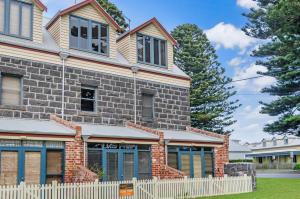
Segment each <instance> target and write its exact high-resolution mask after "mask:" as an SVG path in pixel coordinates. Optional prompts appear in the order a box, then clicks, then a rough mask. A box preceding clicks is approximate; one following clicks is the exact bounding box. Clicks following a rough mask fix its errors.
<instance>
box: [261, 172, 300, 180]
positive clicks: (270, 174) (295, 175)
mask: <svg viewBox="0 0 300 199" xmlns="http://www.w3.org/2000/svg"><path fill="white" fill-rule="evenodd" d="M256 177H258V178H300V171H293V170H256Z"/></svg>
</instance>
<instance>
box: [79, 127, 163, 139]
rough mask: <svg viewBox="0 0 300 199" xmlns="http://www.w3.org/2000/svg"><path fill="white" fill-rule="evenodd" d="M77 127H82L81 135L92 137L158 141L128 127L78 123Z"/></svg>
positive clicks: (146, 133) (153, 136)
mask: <svg viewBox="0 0 300 199" xmlns="http://www.w3.org/2000/svg"><path fill="white" fill-rule="evenodd" d="M79 125H80V126H81V127H82V135H89V136H93V137H106V138H127V139H152V140H153V139H155V140H158V139H159V137H158V136H157V135H154V134H152V133H148V132H145V131H142V130H138V129H133V128H129V127H122V126H108V125H97V124H84V123H80V124H79Z"/></svg>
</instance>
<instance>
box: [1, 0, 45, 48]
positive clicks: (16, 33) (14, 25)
mask: <svg viewBox="0 0 300 199" xmlns="http://www.w3.org/2000/svg"><path fill="white" fill-rule="evenodd" d="M45 10H47V8H46V7H45V6H44V4H43V3H42V2H41V1H39V0H23V1H21V0H0V34H1V35H7V36H12V37H16V38H20V39H26V40H31V41H33V42H36V43H42V42H43V33H42V32H43V31H42V27H43V26H42V20H43V11H45Z"/></svg>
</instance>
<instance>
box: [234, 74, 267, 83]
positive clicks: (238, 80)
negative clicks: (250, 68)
mask: <svg viewBox="0 0 300 199" xmlns="http://www.w3.org/2000/svg"><path fill="white" fill-rule="evenodd" d="M261 77H265V76H263V75H259V76H254V77H248V78H245V79H237V80H233V81H231V82H240V81H245V80H249V79H256V78H261ZM231 82H230V83H231Z"/></svg>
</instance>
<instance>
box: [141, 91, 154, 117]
mask: <svg viewBox="0 0 300 199" xmlns="http://www.w3.org/2000/svg"><path fill="white" fill-rule="evenodd" d="M153 98H154V96H153V95H152V94H146V93H143V94H142V117H143V119H146V120H152V119H153V117H154V108H153V105H154V101H153V100H154V99H153Z"/></svg>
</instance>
